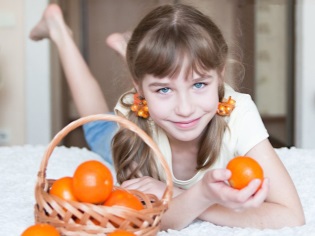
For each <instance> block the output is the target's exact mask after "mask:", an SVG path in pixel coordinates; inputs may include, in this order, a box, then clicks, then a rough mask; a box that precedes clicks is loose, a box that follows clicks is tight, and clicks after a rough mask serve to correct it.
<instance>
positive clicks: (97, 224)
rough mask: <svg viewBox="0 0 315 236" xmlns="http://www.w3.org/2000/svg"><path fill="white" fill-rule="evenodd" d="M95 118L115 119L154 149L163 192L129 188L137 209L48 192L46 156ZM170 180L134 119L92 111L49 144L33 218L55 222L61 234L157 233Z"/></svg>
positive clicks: (158, 154) (164, 165) (170, 190)
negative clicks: (163, 180)
mask: <svg viewBox="0 0 315 236" xmlns="http://www.w3.org/2000/svg"><path fill="white" fill-rule="evenodd" d="M97 120H107V121H116V122H117V123H119V124H120V125H121V126H123V127H126V128H128V129H129V130H131V131H133V132H135V133H136V134H137V135H138V136H139V137H140V138H141V139H142V140H143V141H144V142H145V143H146V144H147V145H148V146H149V147H150V148H151V149H152V150H153V152H154V153H155V156H156V157H157V158H158V160H159V161H160V162H161V164H162V166H163V167H164V169H165V174H166V184H167V187H166V189H165V192H164V195H163V197H162V198H161V199H158V198H157V197H156V196H154V195H150V194H144V193H142V192H140V191H136V190H131V192H132V193H133V194H135V195H136V196H137V197H138V198H139V199H140V200H141V201H142V202H143V203H144V206H145V208H144V209H143V210H140V211H136V210H133V209H129V208H125V207H120V206H112V207H107V206H102V205H95V204H89V203H82V202H73V201H65V200H62V199H60V198H58V197H56V196H54V195H51V194H49V192H48V190H49V189H50V187H51V185H52V183H53V182H54V181H55V180H52V179H46V168H47V164H48V160H49V158H50V156H51V154H52V152H53V150H54V148H55V147H56V145H58V144H59V143H60V141H61V140H62V139H63V138H64V137H65V136H66V135H67V134H68V133H69V132H70V131H72V130H74V129H76V128H77V127H79V126H81V125H83V124H85V123H88V122H91V121H97ZM172 190H173V183H172V177H171V173H170V170H169V167H168V165H167V163H166V161H165V159H164V157H163V155H162V154H161V152H160V150H159V149H158V147H157V145H156V144H155V143H154V142H153V141H152V139H151V138H150V137H149V136H148V135H147V134H146V133H145V132H144V131H142V130H141V129H140V128H139V127H138V126H136V125H135V124H134V123H132V122H130V121H128V120H127V119H124V118H121V117H119V116H114V115H92V116H87V117H83V118H80V119H78V120H76V121H74V122H72V123H70V124H69V125H67V126H66V127H64V128H63V129H62V130H61V131H60V132H59V133H57V135H56V136H55V137H54V138H53V140H52V141H51V142H50V144H49V145H48V147H47V149H46V151H45V153H44V157H43V160H42V162H41V165H40V170H39V172H38V179H37V183H36V187H35V198H36V204H35V221H36V222H37V223H49V224H51V225H53V226H55V227H56V228H57V229H58V230H59V232H60V233H61V234H62V235H76V236H78V235H106V234H107V233H110V232H113V231H114V230H116V229H118V228H119V229H124V230H127V231H130V232H133V233H135V234H136V235H150V236H151V235H156V234H157V233H158V231H159V229H160V222H161V218H162V215H163V213H164V212H165V211H166V210H167V208H168V204H169V202H170V200H171V198H172Z"/></svg>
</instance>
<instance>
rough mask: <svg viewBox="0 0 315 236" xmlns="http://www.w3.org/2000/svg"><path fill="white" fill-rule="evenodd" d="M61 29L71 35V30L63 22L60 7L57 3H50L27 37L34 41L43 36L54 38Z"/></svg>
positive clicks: (43, 37)
mask: <svg viewBox="0 0 315 236" xmlns="http://www.w3.org/2000/svg"><path fill="white" fill-rule="evenodd" d="M62 30H65V31H66V32H67V33H68V34H70V35H72V32H71V30H70V29H69V28H68V26H67V25H66V23H65V22H64V19H63V15H62V11H61V9H60V7H59V6H58V5H57V4H50V5H49V6H48V7H47V8H46V9H45V11H44V13H43V15H42V18H41V19H40V21H39V22H38V23H37V24H36V25H35V27H34V28H33V29H32V30H31V33H30V35H29V37H30V38H31V39H32V40H34V41H39V40H42V39H45V38H51V39H55V38H57V37H58V35H60V32H62Z"/></svg>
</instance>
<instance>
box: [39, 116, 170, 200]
mask: <svg viewBox="0 0 315 236" xmlns="http://www.w3.org/2000/svg"><path fill="white" fill-rule="evenodd" d="M101 120H103V121H114V122H117V123H118V124H120V125H121V126H123V127H125V128H128V129H129V130H131V131H133V132H134V133H136V134H137V135H138V136H139V137H140V138H141V139H142V140H143V141H144V142H145V143H146V144H147V145H148V146H149V147H150V148H151V149H152V150H153V152H154V153H155V156H156V157H157V159H158V161H159V162H160V163H161V165H162V166H163V168H164V171H165V176H166V185H167V186H166V189H165V191H164V194H163V196H162V198H161V202H162V203H163V205H167V206H168V204H169V202H170V201H171V199H172V193H173V182H172V174H171V171H170V168H169V166H168V164H167V162H166V160H165V158H164V156H163V154H162V153H161V151H160V149H159V147H158V146H157V144H156V143H155V142H154V141H153V140H152V138H151V137H150V136H149V135H148V134H146V133H145V132H144V131H143V130H142V129H141V128H140V127H138V126H137V125H136V124H135V123H133V122H131V121H129V120H127V119H126V118H123V117H121V116H117V115H112V114H97V115H89V116H85V117H81V118H78V119H77V120H74V121H72V122H71V123H69V124H68V125H66V126H65V127H64V128H63V129H61V130H60V131H59V132H58V133H57V134H56V135H55V136H54V138H53V139H52V140H51V142H50V143H49V144H48V146H47V148H46V150H45V152H44V156H43V159H42V161H41V164H40V168H39V171H38V174H37V182H36V186H35V189H36V188H42V186H45V184H46V183H47V179H46V170H47V166H48V162H49V159H50V157H51V154H52V153H53V151H54V149H55V147H57V145H58V144H59V143H60V142H61V140H62V139H63V138H64V137H65V136H66V135H67V134H69V133H70V132H71V131H72V130H74V129H76V128H78V127H80V126H82V125H84V124H86V123H89V122H93V121H101Z"/></svg>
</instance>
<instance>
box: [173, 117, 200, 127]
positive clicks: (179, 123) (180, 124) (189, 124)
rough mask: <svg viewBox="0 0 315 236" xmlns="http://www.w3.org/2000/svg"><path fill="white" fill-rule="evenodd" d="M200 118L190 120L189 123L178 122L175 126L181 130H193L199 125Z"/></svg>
mask: <svg viewBox="0 0 315 236" xmlns="http://www.w3.org/2000/svg"><path fill="white" fill-rule="evenodd" d="M199 120H200V118H197V119H193V120H188V121H177V122H174V124H175V125H176V126H177V127H178V128H181V129H187V128H192V127H194V126H196V125H197V123H198V122H199Z"/></svg>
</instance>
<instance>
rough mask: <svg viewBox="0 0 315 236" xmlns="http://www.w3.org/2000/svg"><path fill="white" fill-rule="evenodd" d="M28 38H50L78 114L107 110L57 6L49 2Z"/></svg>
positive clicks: (35, 39)
mask: <svg viewBox="0 0 315 236" xmlns="http://www.w3.org/2000/svg"><path fill="white" fill-rule="evenodd" d="M30 38H31V39H32V40H34V41H38V40H41V39H45V38H47V39H51V40H52V42H53V43H54V44H55V45H56V47H57V49H58V53H59V57H60V60H61V65H62V67H63V70H64V72H65V76H66V79H67V82H68V85H69V87H70V90H71V94H72V97H73V99H74V102H75V105H76V107H77V109H78V112H79V114H80V116H86V115H92V114H97V113H106V112H108V111H109V110H108V106H107V103H106V101H105V98H104V96H103V93H102V91H101V88H100V86H99V84H98V82H97V81H96V79H95V78H94V77H93V75H92V73H91V71H90V70H89V68H88V66H87V64H86V62H85V61H84V59H83V57H82V56H81V54H80V51H79V50H78V48H77V46H76V45H75V42H74V41H73V38H72V33H71V31H70V30H69V28H68V27H67V25H66V23H65V22H64V18H63V15H62V12H61V9H60V8H59V6H58V5H56V4H51V5H49V6H48V7H47V8H46V10H45V11H44V13H43V16H42V18H41V20H40V21H39V23H38V24H37V25H36V26H35V27H34V28H33V30H32V31H31V33H30Z"/></svg>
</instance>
